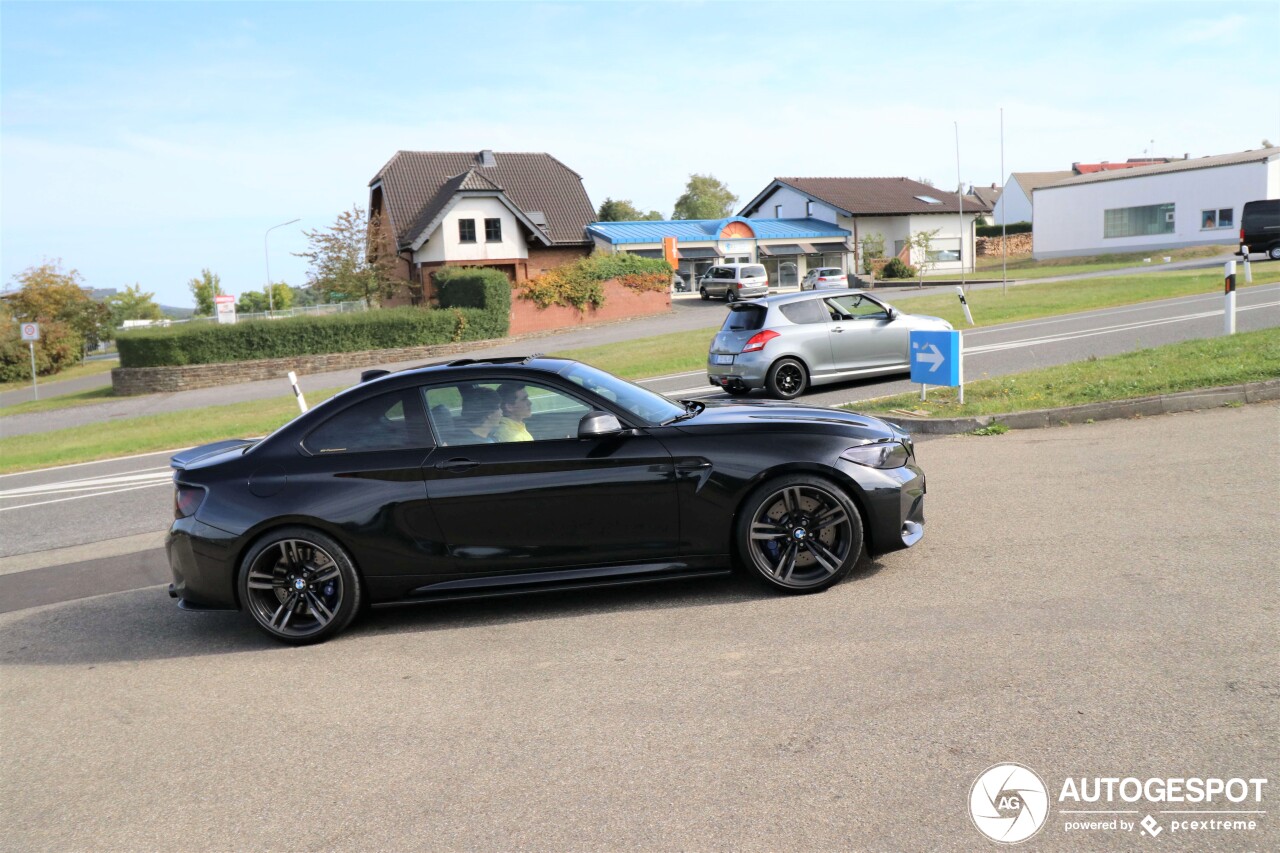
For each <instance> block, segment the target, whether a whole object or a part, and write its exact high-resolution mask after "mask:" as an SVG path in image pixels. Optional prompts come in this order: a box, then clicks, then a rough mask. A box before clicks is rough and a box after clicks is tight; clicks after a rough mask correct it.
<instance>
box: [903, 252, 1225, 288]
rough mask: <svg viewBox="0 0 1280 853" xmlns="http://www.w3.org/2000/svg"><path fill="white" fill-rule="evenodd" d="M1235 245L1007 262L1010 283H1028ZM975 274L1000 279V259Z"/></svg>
mask: <svg viewBox="0 0 1280 853" xmlns="http://www.w3.org/2000/svg"><path fill="white" fill-rule="evenodd" d="M1235 248H1236V246H1235V244H1234V243H1232V244H1230V245H1221V246H1194V247H1191V248H1188V249H1167V250H1164V251H1147V252H1128V253H1125V254H1111V255H1090V256H1084V257H1074V258H1049V259H1046V260H1043V261H1037V260H1036V259H1035V258H1031V257H1028V256H1026V255H1022V256H1019V257H1017V258H1011V259H1010V260H1009V266H1008V270H1009V278H1011V279H1028V278H1044V277H1047V276H1057V275H1078V274H1081V273H1090V272H1105V271H1107V270H1118V269H1124V268H1125V267H1141V266H1146V264H1143V259H1144V258H1151V264H1150V266H1151V269H1152V271H1153V272H1155V271H1157V270H1159V269H1160V267H1162V266H1163V265H1164V264H1163V259H1164V258H1166V257H1167V258H1172V259H1173V260H1174V261H1175V262H1176V261H1191V260H1195V259H1197V258H1212V257H1215V256H1217V255H1221V254H1223V253H1224V252H1230V251H1234V250H1235ZM977 267H978V268H977V271H976V272H972V273H969V274H968V275H967V276H966V277H967V278H970V279H973V278H982V279H986V278H999V277H1000V274H1001V258H1000V256H999V255H997V256H995V257H982V258H978V263H977ZM924 278H925V281H952V280H954V281H959V280H960V276H959V275H957V274H956V273H951V272H947V273H938V274H937V275H926V276H925V277H924Z"/></svg>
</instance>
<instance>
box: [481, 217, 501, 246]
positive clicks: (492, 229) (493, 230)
mask: <svg viewBox="0 0 1280 853" xmlns="http://www.w3.org/2000/svg"><path fill="white" fill-rule="evenodd" d="M484 241H485V242H486V243H501V242H502V220H501V219H486V220H485V221H484Z"/></svg>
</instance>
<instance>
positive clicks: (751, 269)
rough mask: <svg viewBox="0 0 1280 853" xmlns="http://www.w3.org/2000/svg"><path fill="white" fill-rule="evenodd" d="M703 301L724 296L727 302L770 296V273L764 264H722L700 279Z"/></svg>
mask: <svg viewBox="0 0 1280 853" xmlns="http://www.w3.org/2000/svg"><path fill="white" fill-rule="evenodd" d="M698 292H699V293H701V294H702V298H703V299H710V298H711V297H713V296H723V297H724V300H725V302H737V301H738V300H739V299H752V298H754V297H756V296H768V295H769V273H767V272H766V271H765V268H764V265H763V264H720V265H719V266H714V267H712V268H711V269H709V270H707V272H706V275H704V276H703V277H702V278H700V279H698Z"/></svg>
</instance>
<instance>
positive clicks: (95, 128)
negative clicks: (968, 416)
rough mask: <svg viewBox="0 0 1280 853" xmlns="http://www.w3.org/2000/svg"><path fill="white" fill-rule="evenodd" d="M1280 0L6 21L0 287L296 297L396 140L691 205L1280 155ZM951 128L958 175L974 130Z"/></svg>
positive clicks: (120, 15) (179, 296)
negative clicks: (41, 268)
mask: <svg viewBox="0 0 1280 853" xmlns="http://www.w3.org/2000/svg"><path fill="white" fill-rule="evenodd" d="M1277 25H1280V2H1277V0H1268V2H1260V3H1216V2H1171V1H1170V0H1166V1H1165V2H1141V3H1128V4H1126V3H1115V2H1110V3H1104V4H1097V5H1093V4H1088V3H1076V2H1071V3H1054V2H1008V3H1006V2H998V3H917V2H892V3H873V2H865V3H864V2H849V3H821V4H819V3H804V2H798V0H797V1H796V2H789V3H785V4H772V3H744V2H703V3H678V2H661V3H631V2H593V3H584V4H574V3H489V2H472V3H385V4H380V3H351V4H349V3H300V2H299V3H195V2H193V3H185V2H168V3H58V2H41V3H22V2H8V1H7V0H6V2H3V3H0V281H2V282H3V286H5V287H11V286H12V285H13V277H14V276H15V275H16V274H18V273H20V272H21V271H22V270H24V269H27V268H29V267H31V266H33V265H37V264H40V263H43V262H45V261H46V260H53V259H60V261H61V263H62V265H63V267H64V269H65V268H75V269H76V270H78V271H79V272H80V274H81V275H82V276H83V278H84V281H85V283H86V284H88V285H90V286H93V287H100V288H110V287H115V288H122V287H124V286H126V285H132V284H140V285H141V286H142V288H143V289H144V290H147V291H151V292H154V293H155V294H156V298H157V301H159V302H161V303H162V304H166V305H174V306H190V305H192V304H193V300H192V298H191V295H190V291H189V290H188V288H187V281H188V280H189V279H191V278H192V277H194V276H197V275H199V274H200V271H201V270H202V269H204V268H208V269H210V270H212V271H213V272H215V273H217V274H218V275H219V276H220V277H221V280H222V284H223V287H224V289H225V290H226V291H227V292H229V293H233V294H239V293H241V292H244V291H246V290H251V289H260V288H262V286H263V285H264V284H265V282H266V280H267V270H266V266H267V263H268V258H267V257H266V255H265V252H264V233H265V232H266V230H267V229H268V228H270V227H271V226H273V225H276V224H278V223H282V222H286V221H288V220H291V219H295V218H297V219H299V220H300V222H298V223H296V224H294V225H290V226H287V227H284V228H280V229H278V230H276V231H273V232H272V234H271V236H270V242H269V251H270V256H269V263H270V272H271V277H272V279H274V280H276V281H286V282H288V283H289V284H293V285H302V284H305V283H306V280H307V262H306V261H305V260H304V259H302V258H298V257H295V256H294V255H293V254H292V253H294V252H300V251H303V250H304V249H305V248H306V238H305V236H304V235H303V233H302V231H303V230H304V229H308V230H309V229H317V228H325V227H327V226H329V225H330V224H332V222H333V220H334V219H335V217H336V216H337V215H338V214H339V213H340V212H341V211H343V210H345V209H348V208H350V207H351V206H352V205H357V204H358V205H360V206H362V207H364V206H367V204H368V189H367V185H368V182H369V180H370V179H371V178H372V177H373V176H374V175H375V174H376V173H377V171H378V170H379V168H381V166H382V165H383V164H384V163H385V162H386V161H387V160H388V159H390V157H391V156H392V154H394V153H395V152H396V151H397V150H401V149H404V150H420V151H472V150H474V151H479V150H480V149H483V148H490V149H493V150H496V151H545V152H548V153H550V154H552V155H554V156H555V157H557V158H558V159H560V160H561V161H563V162H564V163H565V164H567V165H568V166H569V167H570V168H571V169H573V170H575V171H576V172H578V173H579V174H581V175H582V178H583V182H584V184H585V186H586V190H587V194H588V196H589V197H590V198H591V201H592V203H593V204H594V205H596V206H597V207H598V206H599V204H600V202H602V201H604V199H605V198H606V197H612V198H615V199H617V198H626V199H630V200H632V201H633V202H634V203H635V204H636V206H637V207H639V208H640V209H641V210H649V209H656V210H659V211H661V212H662V213H663V214H664V215H670V212H671V208H672V205H673V203H674V202H675V199H676V198H677V197H678V196H679V195H680V193H681V192H682V191H683V188H684V184H685V182H686V181H687V180H688V177H689V175H690V174H691V173H695V172H697V173H710V174H713V175H715V176H716V177H717V178H719V179H720V180H722V181H724V182H725V183H726V184H728V186H729V188H730V189H731V190H732V191H733V192H734V193H735V194H737V195H738V197H739V199H740V204H743V203H745V202H747V201H748V200H750V199H751V198H752V197H753V196H755V195H756V194H757V193H758V192H760V191H761V190H762V189H764V187H765V186H766V185H767V184H768V182H769V181H770V180H771V179H772V178H774V177H775V176H906V177H910V178H927V179H929V180H930V181H932V182H933V183H934V184H935V185H937V186H939V187H954V186H955V185H956V184H957V182H958V181H960V180H962V181H963V182H964V183H966V184H970V183H972V184H991V183H996V184H999V183H1001V181H1002V172H1001V146H1000V140H1001V134H1000V110H1001V109H1002V108H1003V111H1004V170H1003V171H1004V175H1007V174H1008V173H1009V172H1013V171H1047V170H1054V169H1068V168H1070V166H1071V163H1072V162H1075V161H1080V162H1096V161H1100V160H1111V161H1117V160H1124V159H1127V158H1130V157H1141V156H1144V155H1156V156H1179V157H1180V156H1182V155H1183V154H1191V156H1193V157H1194V156H1202V155H1208V154H1222V153H1228V152H1232V151H1243V150H1246V149H1250V148H1257V147H1259V145H1260V143H1261V141H1262V139H1264V138H1266V139H1270V140H1271V141H1272V142H1273V143H1275V142H1278V141H1280V63H1277V62H1276V61H1275V53H1276V41H1275V39H1276V32H1277V31H1280V27H1278V26H1277ZM957 127H958V133H959V168H958V170H957V162H956V160H957V157H956V136H957Z"/></svg>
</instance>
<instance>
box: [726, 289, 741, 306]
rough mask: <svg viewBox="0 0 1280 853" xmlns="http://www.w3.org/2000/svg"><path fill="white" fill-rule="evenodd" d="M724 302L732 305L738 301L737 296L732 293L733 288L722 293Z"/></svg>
mask: <svg viewBox="0 0 1280 853" xmlns="http://www.w3.org/2000/svg"><path fill="white" fill-rule="evenodd" d="M724 301H725V302H728V303H729V304H733V303H734V302H737V301H738V294H736V293H734V292H733V288H732V287H730V288H726V289H725V292H724Z"/></svg>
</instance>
